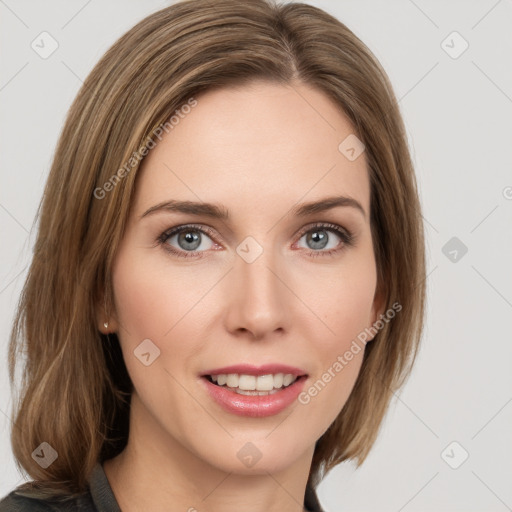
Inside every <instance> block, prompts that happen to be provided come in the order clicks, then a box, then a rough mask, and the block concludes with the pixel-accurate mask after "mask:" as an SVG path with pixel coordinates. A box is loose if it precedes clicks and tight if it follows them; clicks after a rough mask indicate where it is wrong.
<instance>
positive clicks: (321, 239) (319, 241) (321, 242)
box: [309, 229, 327, 249]
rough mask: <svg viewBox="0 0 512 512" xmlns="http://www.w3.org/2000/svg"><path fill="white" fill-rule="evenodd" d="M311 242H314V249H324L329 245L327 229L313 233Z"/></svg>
mask: <svg viewBox="0 0 512 512" xmlns="http://www.w3.org/2000/svg"><path fill="white" fill-rule="evenodd" d="M309 241H312V243H313V249H323V248H324V247H325V246H326V244H327V234H326V232H325V229H322V230H319V231H313V232H311V233H310V236H309Z"/></svg>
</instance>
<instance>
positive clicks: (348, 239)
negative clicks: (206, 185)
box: [156, 222, 354, 258]
mask: <svg viewBox="0 0 512 512" xmlns="http://www.w3.org/2000/svg"><path fill="white" fill-rule="evenodd" d="M317 228H324V229H325V230H326V231H331V232H335V233H336V234H337V235H338V236H339V237H340V238H341V240H342V244H343V245H342V246H341V247H338V248H335V249H329V250H327V251H322V250H318V251H313V250H309V251H308V250H307V249H306V251H307V253H308V256H311V257H314V258H316V257H318V256H335V255H336V254H337V253H339V252H341V251H343V250H345V249H346V248H347V247H351V246H353V245H354V236H353V235H352V233H351V232H350V231H348V230H347V229H344V228H342V227H341V226H338V225H336V224H330V223H325V222H318V223H316V224H313V225H309V226H306V227H305V228H303V229H302V230H301V231H300V232H299V235H298V240H300V239H301V238H302V237H303V236H304V235H305V234H307V233H309V232H310V231H314V230H315V229H317ZM196 230H197V231H200V232H201V233H203V234H205V235H207V236H209V237H210V238H212V239H214V238H215V235H214V230H213V229H211V228H210V227H208V226H204V225H199V224H184V225H182V226H177V227H174V228H171V229H168V230H167V231H164V232H163V233H162V234H161V235H160V236H159V237H158V238H157V240H156V242H157V243H158V244H159V245H162V246H163V248H164V250H166V251H168V252H170V253H171V254H173V255H175V256H178V257H179V258H203V257H204V253H206V252H207V251H179V250H177V249H175V248H174V247H172V246H171V245H169V244H168V243H167V241H168V240H169V238H171V237H172V236H173V235H176V234H179V233H181V232H182V231H196ZM298 240H297V241H298Z"/></svg>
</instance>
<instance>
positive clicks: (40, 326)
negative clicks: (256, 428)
mask: <svg viewBox="0 0 512 512" xmlns="http://www.w3.org/2000/svg"><path fill="white" fill-rule="evenodd" d="M257 79H263V80H268V81H271V82H273V83H277V84H285V85H293V84H294V83H300V82H302V83H305V84H309V85H311V86H313V87H315V88H316V89H317V90H319V91H321V92H323V93H324V94H325V95H327V96H328V97H329V98H331V99H332V100H333V101H334V102H335V103H336V104H337V105H339V107H340V109H341V110H342V111H343V112H344V113H345V114H346V116H347V117H348V119H349V120H350V121H351V123H352V125H353V129H354V133H356V134H357V137H358V138H359V139H360V140H362V141H363V143H364V144H365V147H366V149H365V153H364V154H365V157H366V159H367V169H368V175H369V180H370V188H371V197H370V206H371V233H372V240H373V245H374V251H375V259H376V265H377V289H378V292H379V293H381V294H382V296H383V298H384V305H385V306H387V307H388V308H389V307H390V305H391V304H393V303H395V302H398V303H399V304H400V305H401V306H402V310H401V311H400V313H398V314H397V315H396V317H395V318H394V319H393V320H392V321H390V322H388V323H386V324H385V325H384V327H383V328H382V329H380V330H379V332H378V333H377V335H376V336H375V338H374V339H373V341H372V342H371V343H369V344H368V345H367V346H366V349H365V353H364V359H363V362H362V366H361V370H360V373H359V375H358V378H357V381H356V383H355V386H354V388H353V390H352V393H351V395H350V397H349V399H348V401H347V402H346V404H345V406H344V407H343V409H342V411H341V412H340V414H339V415H338V416H337V418H336V419H335V421H334V422H333V423H332V424H331V425H330V427H329V428H328V429H327V431H326V432H325V433H324V434H323V435H322V436H321V438H320V439H319V440H318V441H317V442H316V445H315V452H314V456H313V461H312V466H311V470H310V475H309V480H308V484H309V485H312V486H313V487H316V486H317V484H318V483H319V482H320V481H321V479H322V478H323V477H324V476H325V474H326V473H327V472H328V471H329V470H330V469H332V468H333V467H334V466H336V465H337V464H339V463H340V462H342V461H344V460H348V459H354V460H356V461H357V465H358V466H359V465H360V464H362V462H363V461H364V460H365V458H366V457H367V455H368V453H369V451H370V449H371V447H372V445H373V443H374V442H375V440H376V437H377V434H378V431H379V428H380V425H381V423H382V421H383V419H384V416H385V414H386V411H387V409H388V406H389V403H390V400H391V399H392V397H393V394H394V392H395V391H396V390H397V389H398V388H399V387H400V386H402V385H403V383H404V382H405V380H406V378H407V377H408V376H409V374H410V371H411V368H412V364H413V362H414V360H415V358H416V354H417V351H418V346H419V343H420V338H421V333H422V329H423V322H424V320H423V316H424V300H425V299H424V297H425V260H424V259H425V257H424V239H423V224H422V217H421V209H420V204H419V199H418V193H417V187H416V181H415V175H414V168H413V164H412V162H411V158H410V154H409V150H408V145H407V137H406V133H405V129H404V125H403V121H402V118H401V116H400V112H399V108H398V103H397V100H396V98H395V95H394V93H393V91H392V87H391V85H390V83H389V79H388V78H387V75H386V73H385V72H384V70H383V69H382V68H381V66H380V64H379V63H378V61H377V59H376V58H375V57H374V56H373V54H372V53H371V51H370V50H369V49H368V48H367V47H366V46H365V44H364V43H363V42H361V41H360V40H359V39H358V38H357V37H356V36H355V35H354V34H353V33H352V32H351V31H350V30H349V29H348V28H347V27H346V26H345V25H344V24H343V23H341V22H340V21H339V20H337V19H336V18H334V17H332V16H331V15H329V14H327V13H326V12H324V11H322V10H320V9H318V8H315V7H312V6H310V5H306V4H302V3H288V4H284V5H278V4H275V3H272V0H250V1H246V2H239V1H237V0H215V2H211V1H210V0H185V1H181V2H178V3H176V4H174V5H171V6H169V7H166V8H165V9H162V10H160V11H158V12H155V13H154V14H152V15H150V16H148V17H147V18H145V19H143V20H142V21H141V22H140V23H138V24H137V25H136V26H134V27H133V28H132V29H131V30H129V31H128V32H127V33H126V34H125V35H123V36H122V37H121V38H120V39H119V40H118V41H117V42H116V43H115V44H114V45H113V46H112V47H111V48H110V49H109V50H108V51H107V52H106V53H105V55H104V56H103V57H102V58H101V60H100V61H99V63H98V64H97V65H96V66H95V67H94V69H93V70H92V72H91V73H90V74H89V76H88V77H87V79H86V80H85V82H84V84H83V86H82V88H81V89H80V91H79V93H78V95H77V97H76V99H75V101H74V102H73V104H72V106H71V108H70V110H69V113H68V116H67V119H66V122H65V125H64V128H63V131H62V134H61V136H60V139H59V142H58V145H57V149H56V152H55V156H54V160H53V163H52V166H51V170H50V174H49V177H48V181H47V183H46V188H45V190H44V196H43V198H42V201H41V204H40V209H39V211H38V216H39V221H40V222H39V227H38V236H37V240H36V243H35V248H34V255H33V260H32V263H31V266H30V269H29V272H28V275H27V279H26V282H25V285H24V288H23V292H22V295H21V298H20V302H19V304H18V310H17V313H16V317H15V321H14V325H13V330H12V334H11V340H10V345H9V378H10V382H11V386H12V387H13V386H14V382H15V379H14V375H15V369H16V362H17V361H18V360H19V358H20V357H21V355H22V354H23V355H25V356H26V360H25V361H24V371H23V378H22V383H21V393H20V397H19V399H17V400H14V401H13V418H14V420H13V422H12V430H11V442H12V449H13V453H14V456H15V459H16V464H17V467H18V468H19V469H20V470H23V469H24V470H26V472H27V473H28V474H29V475H30V476H31V477H32V478H33V479H34V480H35V483H26V484H24V486H23V487H24V488H25V489H29V488H32V489H39V493H40V495H41V496H44V495H47V496H49V495H54V496H60V497H64V498H65V497H69V496H74V495H76V494H78V493H81V492H83V491H84V490H85V487H86V485H87V478H88V476H89V475H90V473H91V471H92V468H93V466H94V464H95V463H96V462H100V463H103V461H104V460H106V459H109V458H112V457H114V456H115V455H117V454H118V453H119V452H120V451H121V450H122V449H123V448H124V447H125V445H126V442H127V436H128V421H129V415H128V414H129V406H130V394H131V391H132V383H131V381H130V378H129V376H128V374H127V371H126V367H125V365H124V361H123V357H122V353H121V351H120V348H119V341H118V339H117V336H116V335H115V334H113V335H109V336H105V335H103V334H101V333H100V332H99V331H98V328H97V320H96V318H97V317H96V311H97V307H98V303H100V302H101V306H102V308H103V301H104V307H105V310H106V311H111V310H112V305H113V296H112V283H111V269H112V263H113V261H114V258H115V255H116V250H117V248H118V246H119V243H120V241H121V239H122V237H123V233H124V229H125V225H126V221H127V218H128V214H129V211H130V205H131V202H132V198H133V193H134V185H135V178H136V175H137V169H138V168H139V167H140V162H139V163H138V164H136V165H135V166H133V169H132V170H130V171H129V172H126V174H125V175H124V176H123V177H122V179H119V180H118V181H116V183H115V186H114V187H111V190H110V189H109V192H108V195H107V196H106V197H104V198H103V199H98V198H97V197H96V196H95V193H94V191H95V190H97V189H98V188H101V187H103V186H104V184H105V183H107V182H108V181H109V180H111V177H112V176H113V175H114V174H115V173H116V171H117V170H118V169H120V168H122V167H123V165H125V163H126V162H128V161H129V160H130V158H131V157H132V156H133V154H134V152H137V151H138V150H139V148H141V147H144V144H145V143H146V142H147V141H148V140H149V139H150V138H151V134H152V133H153V132H154V130H155V129H156V128H157V127H159V126H161V125H162V124H163V123H165V122H166V121H167V120H168V119H169V116H171V115H172V114H173V113H174V112H175V111H176V109H178V108H180V106H182V105H183V104H185V103H186V102H187V101H188V100H189V99H190V98H191V97H193V96H194V95H198V94H199V93H201V92H202V91H206V90H209V89H212V88H218V87H223V86H229V85H237V86H239V85H243V84H248V83H250V82H251V81H253V80H257ZM340 142H341V141H340ZM43 442H47V443H49V444H50V445H51V446H52V447H53V448H54V449H55V450H56V451H57V453H58V458H57V459H56V460H55V461H54V462H53V463H52V464H51V465H50V466H49V467H48V468H47V469H43V468H42V467H40V466H39V465H38V464H37V463H36V462H35V461H34V459H33V458H32V455H31V454H32V452H33V451H34V450H35V448H36V447H38V446H39V445H40V444H41V443H43Z"/></svg>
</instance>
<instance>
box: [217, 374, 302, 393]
mask: <svg viewBox="0 0 512 512" xmlns="http://www.w3.org/2000/svg"><path fill="white" fill-rule="evenodd" d="M210 377H211V378H212V380H213V382H216V383H217V384H218V385H219V386H224V385H227V386H228V387H230V388H238V389H240V390H243V391H253V390H256V391H272V390H273V389H280V388H282V387H283V386H284V387H286V386H289V385H290V384H292V383H293V382H295V381H296V380H297V378H298V377H296V376H295V375H292V374H291V373H287V374H286V375H285V374H283V373H276V374H275V375H271V374H270V375H259V376H258V377H256V376H255V375H244V374H240V375H239V374H238V373H229V374H227V375H226V374H219V375H210Z"/></svg>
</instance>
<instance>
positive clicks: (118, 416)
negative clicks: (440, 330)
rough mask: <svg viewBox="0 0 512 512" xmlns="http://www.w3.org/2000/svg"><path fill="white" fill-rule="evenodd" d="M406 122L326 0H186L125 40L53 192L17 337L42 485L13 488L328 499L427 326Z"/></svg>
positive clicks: (23, 403) (16, 440)
mask: <svg viewBox="0 0 512 512" xmlns="http://www.w3.org/2000/svg"><path fill="white" fill-rule="evenodd" d="M406 140H407V139H406V136H405V131H404V127H403V122H402V120H401V117H400V113H399V110H398V106H397V102H396V99H395V96H394V94H393V92H392V88H391V86H390V83H389V80H388V78H387V76H386V74H385V72H384V71H383V70H382V68H381V67H380V65H379V63H378V62H377V60H376V59H375V57H374V56H373V55H372V54H371V52H370V51H369V50H368V49H367V48H366V46H365V45H364V44H363V43H362V42H361V41H360V40H359V39H358V38H357V37H356V36H355V35H354V34H353V33H352V32H350V30H348V29H347V27H345V26H344V25H343V24H342V23H340V22H339V21H338V20H336V19H335V18H333V17H331V16H330V15H328V14H327V13H325V12H323V11H321V10H320V9H317V8H314V7H312V6H308V5H304V4H299V3H297V4H293V3H291V4H287V5H282V6H277V5H274V4H272V3H269V2H267V1H265V0H252V1H251V2H243V3H242V2H236V1H234V0H219V1H216V2H210V1H209V0H186V1H182V2H179V3H177V4H174V5H172V6H170V7H167V8H165V9H163V10H161V11H159V12H157V13H155V14H152V15H151V16H149V17H147V18H146V19H144V20H142V21H141V22H140V23H139V24H137V25H136V26H135V27H134V28H132V29H131V30H130V31H129V32H128V33H126V34H125V35H124V36H123V37H121V38H120V39H119V40H118V41H117V42H116V43H115V44H114V45H113V46H112V48H111V49H110V50H109V51H107V53H106V54H105V55H104V57H103V58H102V59H101V61H100V62H99V63H98V64H97V66H96V67H95V68H94V69H93V71H92V72H91V73H90V75H89V77H88V78H87V80H86V81H85V83H84V85H83V87H82V89H81V90H80V92H79V94H78V96H77V98H76V100H75V102H74V103H73V105H72V107H71V109H70V112H69V115H68V118H67V120H66V123H65V126H64V130H63V133H62V135H61V138H60V141H59V144H58V147H57V151H56V154H55V158H54V162H53V165H52V168H51V172H50V176H49V178H48V182H47V185H46V189H45V193H44V197H43V201H42V204H41V213H40V224H39V232H38V239H37V242H36V246H35V252H34V258H33V261H32V265H31V267H30V271H29V274H28V276H27V281H26V283H25V287H24V290H23V295H22V298H21V301H20V304H19V309H18V312H17V317H16V320H15V324H14V326H13V332H12V338H11V344H10V352H9V363H10V378H11V382H12V385H14V372H15V368H16V363H17V362H18V359H19V357H20V355H21V353H22V352H24V353H25V354H26V356H27V357H26V362H25V363H24V364H25V366H24V380H23V383H22V389H21V392H20V399H19V400H18V401H16V402H15V404H14V409H13V415H12V416H13V418H14V424H13V428H12V435H11V441H12V447H13V453H14V456H15V458H16V461H17V464H18V466H19V467H20V469H23V470H25V471H26V472H27V473H28V474H29V475H30V477H32V479H33V482H28V483H26V484H24V485H21V486H19V487H18V488H17V489H15V490H14V491H13V492H11V493H10V494H9V495H8V496H6V497H5V498H4V500H3V501H2V502H0V510H1V511H3V510H38V507H41V508H40V509H41V510H43V509H44V510H46V508H44V507H45V506H47V504H49V503H51V504H52V506H53V507H54V509H55V510H67V509H69V510H76V509H81V510H82V509H83V510H99V511H101V510H103V511H112V510H120V509H121V510H123V511H124V512H126V511H128V512H130V511H132V510H171V511H173V510H188V511H189V512H191V511H194V510H197V511H207V510H209V511H217V510H222V511H231V510H245V511H263V510H265V511H276V510H280V511H290V512H292V511H300V510H308V511H321V510H322V509H321V507H320V504H319V502H318V499H317V496H316V487H317V486H318V484H319V482H320V481H321V480H322V478H323V477H324V476H325V475H326V473H327V472H328V471H330V470H331V469H332V468H333V467H335V466H336V465H337V464H339V463H341V462H342V461H344V460H349V459H353V460H355V461H357V464H358V465H360V464H362V463H363V461H364V460H365V458H366V457H367V455H368V453H369V451H370V449H371V447H372V445H373V443H374V441H375V439H376V437H377V434H378V431H379V427H380V424H381V423H382V420H383V418H384V415H385V413H386V409H387V407H388V404H389V402H390V399H391V397H392V395H393V393H394V392H396V390H397V389H398V388H399V387H400V386H401V385H403V383H404V382H405V379H406V378H407V376H408V375H409V373H410V371H411V367H412V364H413V361H414V358H415V356H416V353H417V349H418V344H419V340H420V336H421V331H422V326H423V311H424V295H425V287H424V277H425V263H424V241H423V228H422V222H421V209H420V205H419V200H418V195H417V190H416V182H415V176H414V170H413V166H412V163H411V159H410V155H409V152H408V148H407V142H406ZM66 507H67V508H66Z"/></svg>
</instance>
